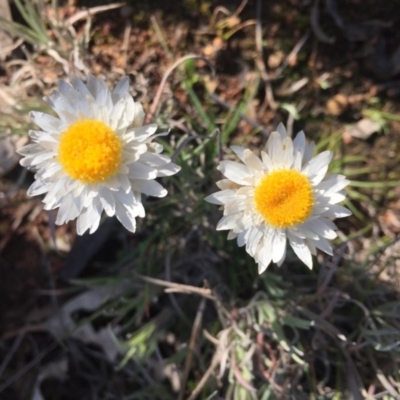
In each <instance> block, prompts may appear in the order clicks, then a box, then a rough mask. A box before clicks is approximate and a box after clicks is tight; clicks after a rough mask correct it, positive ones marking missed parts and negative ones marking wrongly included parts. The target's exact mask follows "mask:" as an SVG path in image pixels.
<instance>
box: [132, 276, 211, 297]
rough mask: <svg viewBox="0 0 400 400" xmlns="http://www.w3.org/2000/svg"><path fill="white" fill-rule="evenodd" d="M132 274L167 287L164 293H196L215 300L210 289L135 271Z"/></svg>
mask: <svg viewBox="0 0 400 400" xmlns="http://www.w3.org/2000/svg"><path fill="white" fill-rule="evenodd" d="M134 275H135V276H136V277H138V278H139V279H141V280H142V281H145V282H148V283H152V284H153V285H158V286H163V287H166V288H168V289H165V292H166V293H171V292H174V293H187V294H198V295H200V296H203V297H205V298H206V299H210V300H213V301H215V297H214V296H213V294H212V291H211V290H210V289H205V288H199V287H196V286H190V285H183V284H181V283H175V282H168V281H164V280H162V279H156V278H150V277H148V276H143V275H140V274H138V273H135V272H134Z"/></svg>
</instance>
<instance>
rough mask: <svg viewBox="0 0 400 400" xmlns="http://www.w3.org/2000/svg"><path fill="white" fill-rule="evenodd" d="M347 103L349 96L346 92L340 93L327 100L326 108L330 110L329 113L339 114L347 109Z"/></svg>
mask: <svg viewBox="0 0 400 400" xmlns="http://www.w3.org/2000/svg"><path fill="white" fill-rule="evenodd" d="M347 105H348V100H347V97H346V96H345V95H344V94H341V93H338V94H337V95H335V96H333V97H331V98H330V99H329V100H328V101H327V103H326V108H327V110H328V114H330V115H334V116H337V115H340V114H342V113H343V112H344V111H345V109H346V108H347Z"/></svg>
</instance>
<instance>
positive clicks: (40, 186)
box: [27, 180, 49, 196]
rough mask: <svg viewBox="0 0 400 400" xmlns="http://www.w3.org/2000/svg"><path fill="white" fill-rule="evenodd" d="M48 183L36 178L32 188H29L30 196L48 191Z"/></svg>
mask: <svg viewBox="0 0 400 400" xmlns="http://www.w3.org/2000/svg"><path fill="white" fill-rule="evenodd" d="M48 190H49V189H48V185H47V184H46V182H44V181H41V180H36V181H35V182H33V183H32V185H31V186H30V188H29V189H28V192H27V194H28V196H38V195H40V194H43V193H46V192H47V191H48Z"/></svg>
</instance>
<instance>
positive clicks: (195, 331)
mask: <svg viewBox="0 0 400 400" xmlns="http://www.w3.org/2000/svg"><path fill="white" fill-rule="evenodd" d="M205 305H206V299H205V298H204V297H203V298H202V299H201V300H200V304H199V307H198V308H197V313H196V318H195V319H194V323H193V328H192V333H191V335H190V341H189V347H188V352H187V355H186V360H185V367H184V371H183V378H182V385H181V391H180V393H179V397H178V400H183V397H184V395H185V389H186V382H187V379H188V376H189V372H190V369H191V367H192V362H193V355H194V353H195V347H196V342H197V338H198V336H199V332H200V329H201V325H202V321H203V314H204V308H205Z"/></svg>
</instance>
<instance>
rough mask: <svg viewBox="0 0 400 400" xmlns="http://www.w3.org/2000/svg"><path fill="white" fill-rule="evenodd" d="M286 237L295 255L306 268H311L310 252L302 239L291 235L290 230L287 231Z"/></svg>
mask: <svg viewBox="0 0 400 400" xmlns="http://www.w3.org/2000/svg"><path fill="white" fill-rule="evenodd" d="M288 239H289V243H290V246H292V249H293V250H294V252H295V253H296V255H297V257H299V258H300V260H301V261H303V263H304V264H306V265H307V267H308V268H310V269H312V266H313V263H312V256H311V252H310V249H309V248H308V246H307V245H306V243H305V242H304V240H302V239H300V238H298V237H296V236H294V235H292V234H291V233H290V232H288Z"/></svg>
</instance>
